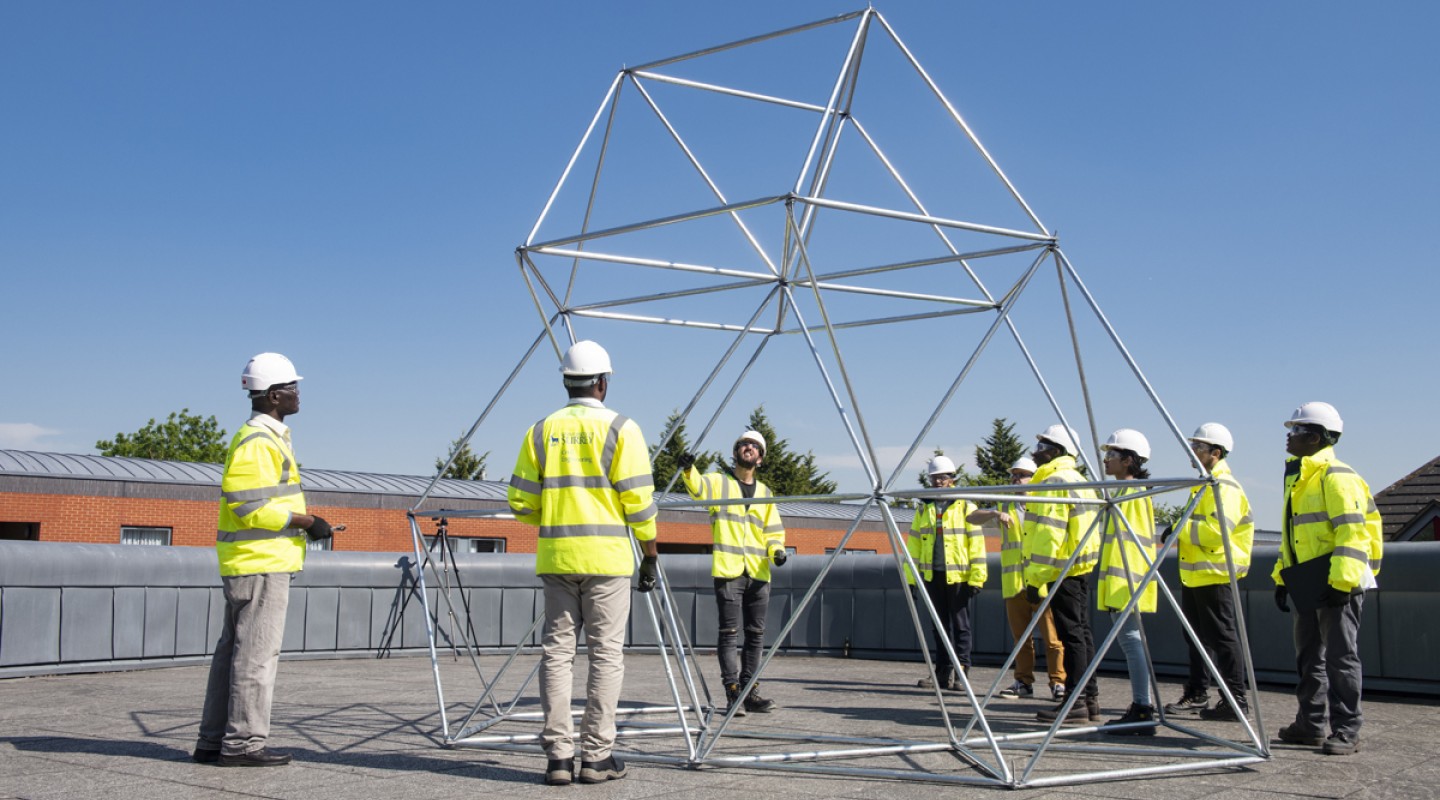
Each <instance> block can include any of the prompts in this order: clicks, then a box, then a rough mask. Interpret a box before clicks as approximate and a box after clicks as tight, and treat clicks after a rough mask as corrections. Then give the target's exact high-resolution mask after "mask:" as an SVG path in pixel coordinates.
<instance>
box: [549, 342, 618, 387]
mask: <svg viewBox="0 0 1440 800" xmlns="http://www.w3.org/2000/svg"><path fill="white" fill-rule="evenodd" d="M609 373H610V354H609V353H607V352H605V348H603V347H601V346H600V345H599V344H597V343H595V342H592V341H590V340H589V339H585V340H583V341H579V342H576V343H575V344H572V345H570V349H569V350H566V351H565V357H564V358H563V359H561V360H560V374H562V375H564V376H565V377H567V378H582V377H583V378H589V377H594V376H597V375H607V374H609ZM565 385H566V386H571V385H574V386H584V385H587V382H585V381H581V382H579V383H572V382H571V381H566V382H565Z"/></svg>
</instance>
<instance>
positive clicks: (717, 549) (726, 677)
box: [680, 431, 787, 717]
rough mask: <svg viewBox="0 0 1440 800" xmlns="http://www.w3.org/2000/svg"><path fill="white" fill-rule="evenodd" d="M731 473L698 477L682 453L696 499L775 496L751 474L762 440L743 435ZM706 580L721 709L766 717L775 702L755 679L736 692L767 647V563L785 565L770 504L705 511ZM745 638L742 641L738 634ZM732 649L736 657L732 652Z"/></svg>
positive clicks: (781, 535) (780, 529) (776, 513)
mask: <svg viewBox="0 0 1440 800" xmlns="http://www.w3.org/2000/svg"><path fill="white" fill-rule="evenodd" d="M732 454H733V455H734V458H735V468H734V469H733V470H732V471H730V472H728V473H718V472H712V473H709V474H707V475H701V474H700V471H699V470H697V469H695V457H694V456H693V455H692V454H690V453H686V454H684V455H683V456H681V459H680V467H681V469H683V470H684V472H683V473H682V477H683V478H684V479H685V491H687V492H689V493H690V496H691V497H693V498H695V499H696V500H704V501H715V500H739V499H740V498H745V499H747V500H749V499H754V500H759V499H763V498H767V497H773V496H774V495H773V494H772V493H771V491H770V487H768V486H766V485H765V484H764V483H763V482H762V481H760V480H758V479H757V478H756V477H755V470H757V469H759V468H760V465H761V464H762V463H764V460H765V437H764V436H762V435H760V433H759V432H758V431H745V432H744V433H743V434H741V435H740V438H738V439H736V440H735V446H734V447H733V448H732ZM708 510H709V512H710V529H711V533H712V534H713V535H714V545H713V549H712V550H711V554H712V556H711V568H710V574H711V577H713V578H714V580H715V604H716V607H717V610H718V612H719V638H718V640H717V641H716V644H715V655H716V657H717V658H718V659H719V660H720V682H721V684H722V685H724V687H725V699H726V701H727V703H728V707H727V711H728V710H729V708H733V707H735V706H736V705H739V706H740V708H739V709H738V710H736V711H735V716H737V717H738V716H744V714H745V712H746V711H755V712H760V713H769V712H771V711H774V710H775V701H774V700H771V699H769V698H766V697H762V696H761V695H760V683H759V682H758V681H757V682H756V683H755V686H754V687H753V688H751V690H750V692H749V694H747V695H745V697H744V698H741V697H740V692H741V690H743V689H744V688H745V685H746V684H748V683H749V682H750V679H751V678H753V677H754V676H755V672H756V671H757V670H758V669H759V668H760V653H761V651H762V650H763V649H764V646H765V616H766V613H767V612H768V610H769V606H770V564H771V562H772V561H773V562H774V564H775V566H777V567H778V566H780V565H781V564H784V563H785V560H786V558H787V554H786V551H785V525H784V524H783V523H782V522H781V521H780V509H779V508H778V507H776V505H775V504H774V503H757V504H754V505H750V504H748V503H746V504H739V505H736V504H726V505H713V506H709V507H708ZM742 628H743V629H744V632H745V641H744V644H743V645H741V643H740V630H741V629H742ZM737 650H738V654H737Z"/></svg>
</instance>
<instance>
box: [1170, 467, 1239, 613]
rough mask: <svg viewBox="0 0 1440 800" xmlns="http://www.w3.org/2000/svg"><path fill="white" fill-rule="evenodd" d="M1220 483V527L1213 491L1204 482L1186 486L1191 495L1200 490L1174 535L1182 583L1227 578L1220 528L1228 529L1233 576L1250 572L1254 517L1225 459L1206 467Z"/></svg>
mask: <svg viewBox="0 0 1440 800" xmlns="http://www.w3.org/2000/svg"><path fill="white" fill-rule="evenodd" d="M1210 474H1211V475H1213V476H1215V480H1217V481H1219V485H1220V503H1219V505H1220V510H1221V511H1223V512H1224V513H1225V525H1224V527H1223V529H1222V527H1221V525H1220V517H1219V516H1218V515H1217V512H1216V503H1215V493H1214V492H1212V491H1210V487H1208V486H1196V487H1195V488H1194V489H1191V490H1190V494H1191V496H1192V497H1193V496H1194V495H1195V494H1196V493H1203V494H1201V497H1200V502H1198V503H1196V504H1195V511H1194V512H1193V513H1192V514H1191V515H1190V521H1189V522H1188V523H1186V524H1185V525H1184V526H1183V527H1182V528H1180V530H1178V531H1176V532H1175V535H1176V536H1178V537H1180V541H1179V542H1177V543H1176V545H1177V546H1176V550H1177V551H1178V552H1179V554H1180V582H1181V583H1182V584H1184V585H1186V586H1213V585H1215V584H1217V583H1229V582H1230V570H1229V569H1227V568H1226V566H1225V539H1224V535H1225V534H1224V532H1223V531H1225V530H1228V531H1229V532H1230V555H1231V557H1232V558H1234V559H1235V577H1236V578H1237V579H1239V578H1243V577H1245V576H1246V575H1247V574H1249V572H1250V550H1251V548H1252V547H1253V546H1254V543H1255V518H1254V517H1253V516H1251V514H1250V499H1249V498H1247V497H1246V496H1245V489H1244V488H1242V487H1241V486H1240V482H1239V481H1237V480H1235V476H1234V474H1232V473H1231V472H1230V465H1229V464H1228V463H1226V462H1225V461H1221V462H1220V463H1218V464H1216V465H1215V469H1213V470H1211V471H1210Z"/></svg>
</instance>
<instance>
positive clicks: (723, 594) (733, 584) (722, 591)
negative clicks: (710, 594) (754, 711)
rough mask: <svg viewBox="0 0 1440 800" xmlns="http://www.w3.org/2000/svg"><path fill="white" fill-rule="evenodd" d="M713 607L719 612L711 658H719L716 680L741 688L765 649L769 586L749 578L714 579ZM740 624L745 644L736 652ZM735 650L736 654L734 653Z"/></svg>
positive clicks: (766, 582)
mask: <svg viewBox="0 0 1440 800" xmlns="http://www.w3.org/2000/svg"><path fill="white" fill-rule="evenodd" d="M715 605H716V607H717V608H718V609H719V613H720V637H719V640H718V641H717V642H716V643H715V655H716V657H718V658H719V659H720V681H721V683H738V684H740V685H741V687H744V685H745V684H746V683H749V682H750V678H751V677H753V676H754V675H755V671H756V670H757V669H759V668H760V654H761V653H762V652H763V651H764V649H765V612H766V611H767V610H768V609H769V607H770V583H769V581H757V580H755V579H754V578H752V577H750V576H749V575H741V576H740V577H738V578H716V579H715ZM742 625H743V626H744V631H745V644H744V649H743V650H740V630H741V626H742ZM737 650H740V652H739V653H737V652H736V651H737Z"/></svg>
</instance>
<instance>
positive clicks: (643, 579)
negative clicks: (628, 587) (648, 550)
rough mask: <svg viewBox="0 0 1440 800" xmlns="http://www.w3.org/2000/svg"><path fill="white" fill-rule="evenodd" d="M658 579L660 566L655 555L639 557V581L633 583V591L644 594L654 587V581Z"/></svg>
mask: <svg viewBox="0 0 1440 800" xmlns="http://www.w3.org/2000/svg"><path fill="white" fill-rule="evenodd" d="M659 579H660V566H659V563H658V560H657V559H656V558H655V556H645V557H644V558H642V559H640V581H639V582H638V583H636V584H635V591H637V592H639V593H641V594H645V593H646V592H648V591H650V590H651V589H654V588H655V582H656V581H658V580H659Z"/></svg>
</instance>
